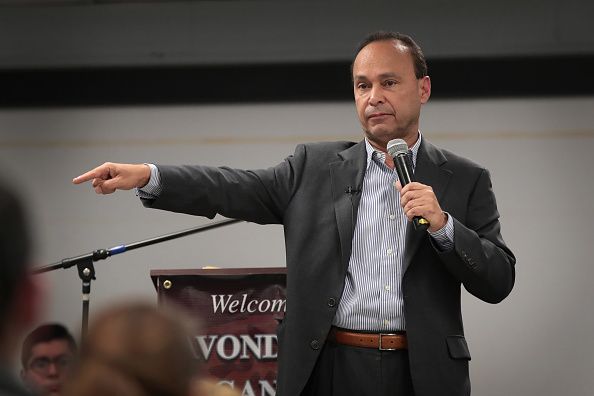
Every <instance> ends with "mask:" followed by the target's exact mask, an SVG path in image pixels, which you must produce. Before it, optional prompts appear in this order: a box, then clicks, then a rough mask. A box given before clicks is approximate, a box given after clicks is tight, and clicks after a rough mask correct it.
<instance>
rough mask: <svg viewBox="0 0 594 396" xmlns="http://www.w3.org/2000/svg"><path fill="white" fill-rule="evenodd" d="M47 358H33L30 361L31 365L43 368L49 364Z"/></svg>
mask: <svg viewBox="0 0 594 396" xmlns="http://www.w3.org/2000/svg"><path fill="white" fill-rule="evenodd" d="M49 364H50V361H49V359H35V360H33V362H31V367H32V368H36V369H44V368H46V367H47V366H49Z"/></svg>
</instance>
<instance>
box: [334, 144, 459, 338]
mask: <svg viewBox="0 0 594 396" xmlns="http://www.w3.org/2000/svg"><path fill="white" fill-rule="evenodd" d="M421 139H422V137H421V134H420V133H419V138H418V139H417V141H416V143H415V144H414V145H413V146H412V147H411V148H410V151H411V152H412V163H413V169H414V166H415V165H416V162H417V153H418V151H419V146H420V145H421ZM365 146H366V149H367V169H366V171H365V177H364V179H363V188H362V191H361V194H362V195H361V202H360V203H359V209H358V213H357V222H356V225H355V231H354V234H353V246H352V253H351V258H350V261H349V267H348V270H347V276H346V280H345V285H344V291H343V294H342V297H341V299H340V304H339V305H338V310H337V312H336V316H335V317H334V321H333V324H334V326H337V327H342V328H345V329H350V330H362V331H372V332H390V331H403V330H406V323H405V320H404V299H403V295H402V278H403V276H404V272H405V271H406V268H403V263H404V248H405V246H404V245H405V241H406V226H407V223H408V220H407V218H406V216H405V215H404V211H403V209H402V207H401V206H400V194H399V192H398V190H396V188H395V183H396V181H397V180H398V175H397V172H396V170H395V169H390V168H389V167H388V166H387V165H386V164H385V161H386V154H385V153H384V152H381V151H377V150H375V149H374V148H373V147H372V146H371V144H370V143H369V142H368V141H367V139H366V140H365ZM430 235H431V236H432V237H433V239H434V241H435V242H436V244H437V246H438V248H440V249H441V250H449V249H451V248H452V247H453V240H454V224H453V220H452V219H451V216H449V215H448V222H447V223H446V226H444V227H443V228H442V229H441V230H438V231H437V232H435V233H430Z"/></svg>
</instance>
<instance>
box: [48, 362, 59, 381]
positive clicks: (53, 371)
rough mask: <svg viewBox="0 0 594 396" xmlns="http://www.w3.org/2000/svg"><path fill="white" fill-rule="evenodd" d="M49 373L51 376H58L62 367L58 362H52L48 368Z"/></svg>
mask: <svg viewBox="0 0 594 396" xmlns="http://www.w3.org/2000/svg"><path fill="white" fill-rule="evenodd" d="M47 375H48V376H50V377H57V376H58V375H60V369H59V368H58V365H57V364H56V362H51V363H50V364H49V366H48V368H47Z"/></svg>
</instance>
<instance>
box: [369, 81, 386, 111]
mask: <svg viewBox="0 0 594 396" xmlns="http://www.w3.org/2000/svg"><path fill="white" fill-rule="evenodd" d="M384 101H385V97H384V93H383V92H382V89H381V86H377V85H374V86H373V87H372V88H371V91H370V92H369V104H370V105H371V106H377V105H378V104H380V103H384Z"/></svg>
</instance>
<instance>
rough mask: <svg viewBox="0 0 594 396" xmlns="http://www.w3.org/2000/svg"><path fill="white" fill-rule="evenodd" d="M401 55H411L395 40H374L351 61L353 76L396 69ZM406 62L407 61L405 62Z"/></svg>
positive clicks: (392, 71)
mask: <svg viewBox="0 0 594 396" xmlns="http://www.w3.org/2000/svg"><path fill="white" fill-rule="evenodd" d="M402 56H406V57H407V58H409V59H410V65H411V66H412V57H411V55H410V51H409V49H408V47H406V46H405V45H404V44H402V43H401V42H399V41H397V40H385V41H374V42H373V43H370V44H368V45H366V46H365V47H363V49H361V51H360V52H359V53H358V54H357V57H356V58H355V61H354V62H353V77H356V76H357V75H364V74H367V73H373V74H381V75H384V74H389V73H396V74H398V71H397V70H395V69H394V67H402ZM407 63H408V62H407Z"/></svg>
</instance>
